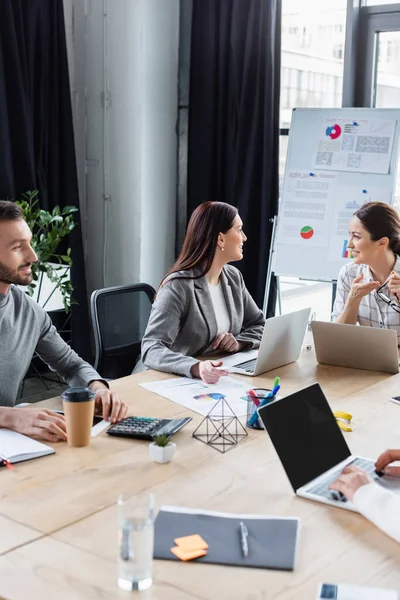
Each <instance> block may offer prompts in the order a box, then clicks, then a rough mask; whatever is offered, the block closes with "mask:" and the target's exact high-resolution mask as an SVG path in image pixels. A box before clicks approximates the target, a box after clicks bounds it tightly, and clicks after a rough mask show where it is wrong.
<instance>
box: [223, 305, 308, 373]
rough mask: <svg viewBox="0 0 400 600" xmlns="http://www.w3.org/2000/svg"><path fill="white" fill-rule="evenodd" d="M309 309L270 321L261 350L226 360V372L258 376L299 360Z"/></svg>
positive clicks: (267, 322) (239, 353)
mask: <svg viewBox="0 0 400 600" xmlns="http://www.w3.org/2000/svg"><path fill="white" fill-rule="evenodd" d="M309 316H310V309H309V308H304V309H302V310H297V311H296V312H292V313H288V314H286V315H280V316H279V317H271V318H270V319H267V320H266V321H265V326H264V331H263V334H262V338H261V342H260V348H259V350H248V351H246V352H237V353H236V354H232V356H229V357H228V358H224V359H223V361H224V365H223V367H221V368H223V369H227V370H228V371H230V372H231V373H241V374H242V375H251V376H255V375H259V374H260V373H265V372H266V371H271V370H272V369H276V368H278V367H282V366H283V365H287V364H289V363H291V362H294V361H295V360H297V359H298V358H299V355H300V351H301V345H302V343H303V339H304V334H305V331H306V327H307V322H308V317H309Z"/></svg>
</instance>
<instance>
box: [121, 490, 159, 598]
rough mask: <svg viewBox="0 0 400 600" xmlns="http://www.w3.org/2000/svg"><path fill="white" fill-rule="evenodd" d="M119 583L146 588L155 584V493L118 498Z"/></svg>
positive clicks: (124, 587) (131, 587) (125, 586)
mask: <svg viewBox="0 0 400 600" xmlns="http://www.w3.org/2000/svg"><path fill="white" fill-rule="evenodd" d="M118 536H119V545H118V586H119V587H120V588H121V589H122V590H125V591H129V592H130V591H132V590H138V591H142V590H146V589H147V588H149V587H150V586H151V584H152V562H153V545H154V496H153V494H139V495H137V496H132V497H131V498H128V497H126V496H124V495H121V496H120V497H119V498H118Z"/></svg>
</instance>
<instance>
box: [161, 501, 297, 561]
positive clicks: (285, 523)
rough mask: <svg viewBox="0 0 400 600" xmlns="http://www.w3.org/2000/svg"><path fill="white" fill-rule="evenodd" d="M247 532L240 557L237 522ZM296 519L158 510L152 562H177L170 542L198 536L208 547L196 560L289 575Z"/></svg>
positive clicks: (189, 509) (186, 509)
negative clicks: (245, 555)
mask: <svg viewBox="0 0 400 600" xmlns="http://www.w3.org/2000/svg"><path fill="white" fill-rule="evenodd" d="M241 521H242V522H243V523H244V524H245V526H246V527H247V531H248V538H247V541H248V555H247V557H244V556H243V551H242V546H241V539H240V522H241ZM298 532H299V519H297V518H295V517H276V516H262V515H241V514H232V513H220V512H214V511H208V510H197V509H191V508H183V507H178V506H162V507H161V509H160V512H159V513H158V515H157V518H156V521H155V531H154V558H161V559H164V560H178V558H177V557H176V556H175V555H174V554H173V553H172V552H171V547H173V546H174V539H176V538H179V537H183V536H186V535H194V534H198V535H200V536H201V537H202V538H203V539H204V540H205V541H206V542H207V544H208V549H207V554H206V555H205V556H202V557H200V558H197V559H196V562H198V563H211V564H218V565H230V566H237V567H255V568H259V569H282V570H287V571H292V570H293V569H294V565H295V559H296V549H297V541H298Z"/></svg>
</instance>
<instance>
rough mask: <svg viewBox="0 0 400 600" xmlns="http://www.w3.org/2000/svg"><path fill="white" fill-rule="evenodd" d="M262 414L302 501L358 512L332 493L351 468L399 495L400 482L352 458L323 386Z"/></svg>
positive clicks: (270, 406)
mask: <svg viewBox="0 0 400 600" xmlns="http://www.w3.org/2000/svg"><path fill="white" fill-rule="evenodd" d="M258 414H259V416H260V418H261V420H262V422H263V424H264V427H265V429H266V430H267V432H268V433H269V436H270V438H271V441H272V443H273V445H274V446H275V450H276V452H277V454H278V456H279V458H280V461H281V463H282V465H283V468H284V469H285V471H286V475H287V476H288V478H289V481H290V483H291V485H292V487H293V489H294V491H295V493H296V494H297V495H298V496H302V497H303V498H308V499H310V500H316V501H317V502H323V503H324V504H330V505H332V506H338V507H340V508H345V509H347V510H353V511H355V512H357V511H356V509H355V508H354V506H353V504H352V503H351V502H350V501H348V500H347V499H346V498H345V497H344V496H343V495H341V494H339V492H336V491H335V490H329V489H328V486H329V485H330V484H331V483H332V482H333V481H335V479H337V477H338V476H339V474H340V473H341V472H342V470H343V469H344V467H345V466H346V465H349V464H350V463H351V464H354V465H357V466H359V467H361V468H362V469H364V470H365V471H367V472H368V473H369V474H370V475H371V477H372V478H373V479H376V481H377V482H378V483H379V485H382V486H383V487H386V488H389V489H393V491H400V481H398V480H397V481H396V480H395V479H394V478H391V477H379V476H378V475H377V474H376V473H375V462H374V461H373V460H372V459H370V458H362V457H360V456H354V455H352V454H351V452H350V449H349V447H348V445H347V444H346V441H345V439H344V436H343V434H342V432H341V430H340V429H339V427H338V424H337V422H336V419H335V417H334V415H333V413H332V410H331V408H330V406H329V404H328V402H327V400H326V398H325V395H324V393H323V391H322V389H321V386H320V385H319V384H318V383H315V384H313V385H311V386H309V387H307V388H305V389H303V390H300V391H298V392H296V393H295V394H291V395H290V396H286V397H285V398H282V399H280V400H276V401H275V402H271V403H270V404H266V405H265V406H263V407H262V408H259V409H258Z"/></svg>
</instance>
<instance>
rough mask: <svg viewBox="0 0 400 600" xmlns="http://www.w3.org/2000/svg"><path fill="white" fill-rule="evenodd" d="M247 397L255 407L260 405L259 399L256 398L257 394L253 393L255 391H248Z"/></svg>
mask: <svg viewBox="0 0 400 600" xmlns="http://www.w3.org/2000/svg"><path fill="white" fill-rule="evenodd" d="M249 396H251V399H252V400H253V403H254V405H255V407H256V408H257V407H258V406H259V404H260V399H259V397H258V396H257V394H256V393H255V391H254V390H249Z"/></svg>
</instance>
